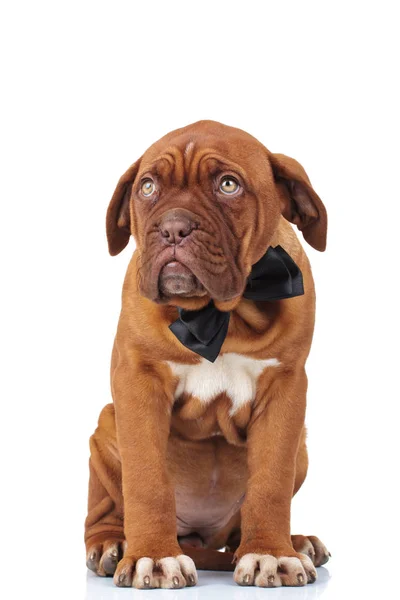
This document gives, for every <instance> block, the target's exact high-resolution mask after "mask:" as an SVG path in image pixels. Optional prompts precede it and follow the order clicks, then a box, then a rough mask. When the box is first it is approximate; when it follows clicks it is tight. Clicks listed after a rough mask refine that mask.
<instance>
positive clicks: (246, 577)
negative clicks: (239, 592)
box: [243, 574, 250, 585]
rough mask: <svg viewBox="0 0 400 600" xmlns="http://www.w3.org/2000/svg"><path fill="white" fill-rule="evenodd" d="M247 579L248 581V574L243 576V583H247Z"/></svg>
mask: <svg viewBox="0 0 400 600" xmlns="http://www.w3.org/2000/svg"><path fill="white" fill-rule="evenodd" d="M249 581H250V575H249V574H247V575H245V576H244V577H243V583H244V584H246V585H248V583H249Z"/></svg>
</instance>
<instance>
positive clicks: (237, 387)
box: [167, 352, 280, 415]
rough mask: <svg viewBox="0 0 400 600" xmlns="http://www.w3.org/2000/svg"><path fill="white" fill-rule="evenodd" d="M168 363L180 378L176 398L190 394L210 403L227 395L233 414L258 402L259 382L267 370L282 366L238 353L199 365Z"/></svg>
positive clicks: (276, 360)
mask: <svg viewBox="0 0 400 600" xmlns="http://www.w3.org/2000/svg"><path fill="white" fill-rule="evenodd" d="M167 362H168V365H169V366H170V367H171V370H172V372H173V374H174V375H175V376H176V377H178V378H179V383H178V385H177V388H176V391H175V398H179V397H180V396H181V395H182V394H183V393H186V394H188V395H191V396H195V397H196V398H199V400H200V401H201V402H204V403H205V404H207V403H209V402H211V401H212V400H213V399H214V398H215V397H216V396H218V394H221V393H222V392H226V394H227V395H228V396H229V398H230V399H231V402H232V408H231V410H230V414H231V415H233V414H234V413H235V412H236V411H237V410H238V409H239V408H240V407H241V406H243V405H244V404H246V403H247V402H251V401H252V400H253V399H254V397H255V393H256V384H257V379H258V378H259V376H260V375H261V373H262V372H263V371H264V369H266V368H267V367H277V366H279V364H280V363H279V360H278V359H276V358H267V359H264V360H259V359H256V358H249V357H248V356H244V355H242V354H236V353H235V352H230V353H227V354H223V355H222V356H218V358H217V359H216V361H215V362H214V363H211V362H209V361H208V360H206V359H205V358H202V359H201V362H199V363H197V364H196V365H187V364H181V363H175V362H172V361H167Z"/></svg>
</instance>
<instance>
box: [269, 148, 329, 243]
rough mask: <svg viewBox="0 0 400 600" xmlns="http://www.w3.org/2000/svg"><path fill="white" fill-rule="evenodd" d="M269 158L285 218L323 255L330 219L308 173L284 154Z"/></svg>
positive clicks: (272, 155)
mask: <svg viewBox="0 0 400 600" xmlns="http://www.w3.org/2000/svg"><path fill="white" fill-rule="evenodd" d="M269 159H270V161H271V165H272V170H273V172H274V175H275V180H276V183H277V187H278V191H279V196H280V199H281V205H282V209H281V210H282V215H283V216H284V217H285V219H287V220H288V221H290V222H291V223H294V224H295V225H297V227H298V229H300V231H301V232H302V234H303V236H304V239H305V240H306V241H307V242H308V243H309V244H310V245H311V246H312V247H313V248H315V249H316V250H319V251H320V252H323V251H324V250H325V248H326V232H327V227H328V217H327V214H326V209H325V206H324V205H323V203H322V201H321V199H320V198H319V196H318V195H317V194H316V193H315V192H314V190H313V188H312V185H311V183H310V180H309V179H308V176H307V173H306V172H305V170H304V169H303V167H302V166H301V164H300V163H298V162H297V160H294V158H290V157H289V156H285V155H284V154H270V155H269Z"/></svg>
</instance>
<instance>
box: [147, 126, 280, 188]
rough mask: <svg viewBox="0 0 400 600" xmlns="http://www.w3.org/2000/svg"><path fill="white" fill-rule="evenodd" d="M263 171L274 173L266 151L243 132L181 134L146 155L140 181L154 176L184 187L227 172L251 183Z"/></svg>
mask: <svg viewBox="0 0 400 600" xmlns="http://www.w3.org/2000/svg"><path fill="white" fill-rule="evenodd" d="M260 171H261V172H264V173H265V172H270V171H271V169H270V166H269V161H268V157H267V151H266V149H265V148H264V146H263V145H262V144H261V143H260V142H258V141H257V140H256V139H255V138H252V137H251V136H249V135H247V134H245V133H244V132H240V134H237V133H236V134H235V133H230V132H228V133H227V132H224V134H223V135H204V134H201V135H199V134H197V135H196V134H191V135H190V134H184V135H182V134H181V135H178V136H175V137H174V136H172V137H170V138H168V137H167V138H163V139H161V140H159V141H158V142H156V143H155V144H153V146H151V147H150V148H149V149H148V150H147V151H146V152H145V154H144V155H143V158H142V161H141V165H140V169H139V172H138V178H139V179H140V178H141V177H143V176H144V175H146V174H154V175H155V176H158V177H160V178H161V179H163V180H164V181H167V182H169V183H171V184H174V185H178V186H182V185H190V184H196V183H200V182H201V181H204V179H205V178H208V177H210V176H213V175H217V174H218V173H221V172H227V173H230V174H236V175H238V176H239V177H240V178H242V180H244V181H245V182H248V183H249V184H251V183H252V181H253V180H254V178H257V176H259V175H260Z"/></svg>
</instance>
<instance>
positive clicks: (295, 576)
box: [233, 554, 317, 587]
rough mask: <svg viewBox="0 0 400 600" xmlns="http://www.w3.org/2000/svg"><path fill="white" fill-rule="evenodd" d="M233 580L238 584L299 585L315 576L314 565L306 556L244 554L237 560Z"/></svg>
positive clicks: (260, 585) (258, 585)
mask: <svg viewBox="0 0 400 600" xmlns="http://www.w3.org/2000/svg"><path fill="white" fill-rule="evenodd" d="M233 577H234V580H235V581H236V583H238V584H239V585H245V586H247V585H255V586H257V587H281V586H294V587H300V586H304V585H306V584H307V583H312V582H314V581H315V580H316V578H317V573H316V571H315V568H314V565H313V563H312V561H311V559H310V558H309V557H308V556H305V555H304V556H303V555H299V557H295V556H280V557H275V556H272V555H271V554H245V555H244V556H242V558H241V559H240V560H239V562H238V564H237V566H236V569H235V573H234V576H233Z"/></svg>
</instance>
